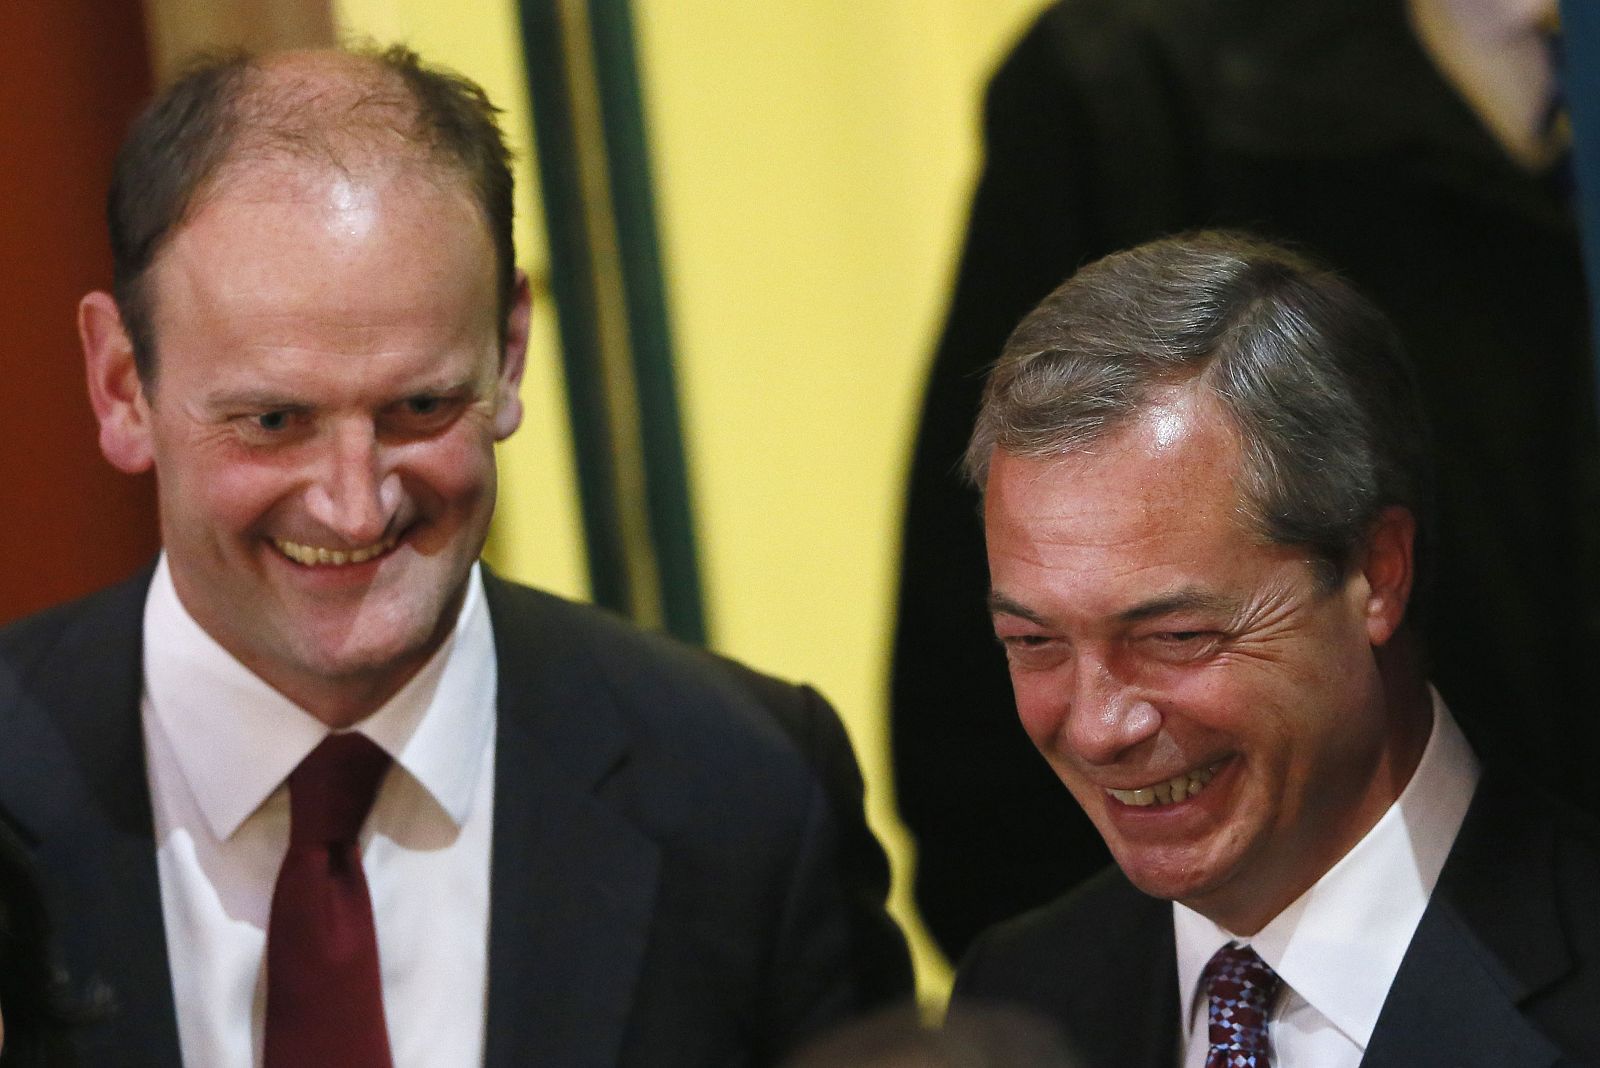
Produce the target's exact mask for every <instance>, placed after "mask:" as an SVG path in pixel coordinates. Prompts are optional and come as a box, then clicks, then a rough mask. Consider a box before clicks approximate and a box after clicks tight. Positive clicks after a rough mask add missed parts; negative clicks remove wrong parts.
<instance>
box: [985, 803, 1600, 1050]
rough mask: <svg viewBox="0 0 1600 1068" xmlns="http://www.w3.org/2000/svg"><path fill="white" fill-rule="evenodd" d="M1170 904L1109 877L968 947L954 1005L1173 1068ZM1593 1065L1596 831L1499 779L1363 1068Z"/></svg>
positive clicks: (1452, 867) (1599, 948)
mask: <svg viewBox="0 0 1600 1068" xmlns="http://www.w3.org/2000/svg"><path fill="white" fill-rule="evenodd" d="M1177 969H1178V965H1177V955H1176V948H1175V943H1174V938H1173V930H1172V906H1171V905H1170V904H1169V903H1167V902H1165V901H1159V900H1157V899H1155V898H1151V897H1147V896H1145V895H1144V894H1142V893H1140V892H1139V891H1138V890H1136V889H1134V887H1133V885H1132V884H1131V883H1129V882H1128V880H1127V879H1126V878H1124V877H1123V875H1122V873H1121V872H1120V871H1118V870H1117V869H1116V868H1111V869H1108V870H1107V871H1105V872H1102V873H1101V874H1100V875H1099V876H1097V877H1096V878H1095V879H1093V880H1091V881H1090V882H1088V883H1087V884H1085V885H1084V886H1083V888H1082V889H1081V890H1079V891H1078V892H1077V893H1074V894H1071V895H1068V896H1067V897H1065V898H1063V899H1061V900H1060V901H1058V902H1056V903H1054V904H1052V905H1048V906H1046V907H1045V908H1043V909H1039V910H1037V911H1035V912H1032V913H1029V914H1027V915H1024V916H1022V917H1019V918H1018V919H1016V920H1012V921H1010V922H1008V923H1006V924H1003V925H1001V926H999V927H996V928H993V929H992V930H990V931H989V932H988V933H986V934H985V935H983V936H982V937H981V938H979V939H978V941H977V942H976V943H974V945H973V948H972V951H971V953H970V954H969V955H968V957H967V959H966V961H965V962H964V963H963V964H962V966H961V971H960V974H959V976H958V977H957V979H956V992H955V1003H956V1005H957V1006H958V1007H959V1006H960V1005H963V1004H973V1003H982V1002H1005V1003H1013V1004H1017V1005H1021V1006H1024V1007H1026V1008H1028V1009H1031V1010H1032V1011H1034V1012H1037V1013H1039V1014H1041V1015H1043V1016H1045V1017H1046V1018H1048V1019H1051V1020H1054V1021H1055V1022H1057V1023H1058V1024H1059V1025H1060V1026H1061V1028H1062V1029H1063V1031H1064V1032H1065V1034H1066V1037H1067V1039H1068V1041H1069V1043H1070V1044H1071V1045H1072V1047H1073V1049H1074V1051H1075V1052H1076V1053H1077V1054H1078V1056H1079V1057H1080V1058H1081V1059H1082V1064H1083V1065H1084V1068H1113V1066H1114V1068H1173V1065H1174V1064H1175V1063H1176V1057H1177V1053H1176V1051H1177V1048H1178V1025H1179V1004H1180V1001H1179V996H1178V982H1177V975H1178V970H1177ZM1590 1063H1600V827H1597V825H1596V824H1595V823H1594V821H1593V820H1592V818H1591V817H1589V816H1587V815H1585V814H1580V813H1577V812H1576V811H1575V810H1572V809H1570V808H1568V807H1567V806H1565V805H1563V804H1562V803H1560V802H1557V801H1555V800H1553V799H1551V798H1547V797H1544V796H1542V795H1538V794H1535V793H1534V792H1532V791H1531V790H1528V789H1526V788H1523V787H1521V786H1519V785H1518V784H1516V783H1514V782H1511V781H1509V780H1507V779H1504V778H1498V777H1495V776H1494V775H1492V774H1490V775H1486V776H1485V778H1484V780H1483V782H1482V783H1481V784H1480V785H1479V788H1478V792H1477V794H1476V795H1475V796H1474V797H1473V801H1472V807H1471V808H1470V809H1469V810H1468V812H1467V817H1466V820H1465V822H1464V823H1463V824H1462V828H1461V833H1460V834H1459V835H1458V836H1457V838H1456V842H1455V845H1454V846H1453V847H1452V849H1451V852H1450V857H1449V860H1448V861H1447V862H1446V864H1445V867H1444V870H1443V872H1441V873H1440V876H1439V883H1438V885H1437V886H1436V887H1435V888H1434V892H1433V896H1432V897H1431V898H1429V900H1428V907H1427V909H1426V910H1425V911H1424V913H1423V916H1422V922H1421V923H1420V924H1419V925H1418V927H1417V931H1416V934H1415V935H1413V936H1412V939H1411V945H1410V946H1409V948H1408V949H1407V950H1406V954H1405V957H1404V959H1403V960H1402V961H1401V963H1400V970H1399V972H1398V973H1397V974H1396V975H1395V979H1394V983H1393V985H1392V986H1391V987H1390V988H1389V994H1388V997H1387V999H1386V1000H1385V1001H1384V1003H1383V1009H1382V1011H1381V1012H1380V1014H1379V1017H1378V1022H1377V1026H1376V1027H1375V1029H1374V1031H1373V1034H1372V1041H1371V1043H1370V1044H1369V1045H1368V1046H1367V1052H1366V1056H1365V1057H1364V1058H1363V1059H1362V1061H1361V1065H1362V1068H1433V1066H1437V1068H1549V1066H1552V1065H1575V1064H1590Z"/></svg>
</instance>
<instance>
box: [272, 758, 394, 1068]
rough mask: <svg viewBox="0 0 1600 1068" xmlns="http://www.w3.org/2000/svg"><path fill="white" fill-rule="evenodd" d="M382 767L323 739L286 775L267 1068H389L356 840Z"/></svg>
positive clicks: (384, 762)
mask: <svg viewBox="0 0 1600 1068" xmlns="http://www.w3.org/2000/svg"><path fill="white" fill-rule="evenodd" d="M388 769H389V754H387V753H385V752H384V751H383V750H382V749H380V748H379V747H378V746H377V745H376V744H375V743H374V742H373V741H371V740H370V739H369V738H367V737H366V736H365V735H361V734H356V733H353V732H352V733H349V734H330V735H329V736H328V737H327V738H324V739H323V741H322V744H321V745H319V746H317V747H316V748H315V749H313V750H312V751H311V755H310V756H308V757H306V758H305V759H304V760H302V761H301V762H300V766H299V767H297V768H295V769H294V771H292V772H290V773H289V812H290V816H289V852H288V854H287V855H285V857H284V858H283V867H282V868H280V869H279V870H278V884H277V887H276V889H274V890H273V893H272V916H271V919H270V920H269V921H268V923H267V1021H266V1046H265V1059H264V1065H265V1068H318V1066H322V1065H328V1066H332V1065H338V1066H339V1068H391V1066H392V1064H393V1062H392V1060H391V1059H390V1055H389V1032H388V1028H387V1026H386V1025H385V1023H384V1018H383V992H382V988H381V986H380V983H379V973H378V939H377V934H376V932H375V931H374V929H373V925H372V898H371V896H370V895H369V894H368V893H367V877H366V874H365V872H364V871H363V870H362V868H361V846H360V843H359V842H358V841H357V836H358V835H359V834H360V833H361V824H362V823H363V822H365V820H366V818H367V812H368V811H369V810H370V809H371V808H372V801H373V798H374V797H376V796H377V792H378V785H379V783H381V782H382V781H383V776H384V773H385V772H387V771H388Z"/></svg>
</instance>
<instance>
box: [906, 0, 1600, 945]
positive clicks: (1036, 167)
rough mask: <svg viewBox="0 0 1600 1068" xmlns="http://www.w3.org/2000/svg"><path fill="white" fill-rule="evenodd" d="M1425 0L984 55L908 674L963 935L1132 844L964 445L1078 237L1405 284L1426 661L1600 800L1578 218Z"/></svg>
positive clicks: (1074, 18)
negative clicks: (1455, 72)
mask: <svg viewBox="0 0 1600 1068" xmlns="http://www.w3.org/2000/svg"><path fill="white" fill-rule="evenodd" d="M1405 6H1406V5H1405V0H1228V2H1227V3H1217V2H1216V0H1063V2H1061V3H1057V4H1054V5H1052V6H1051V7H1050V8H1049V9H1047V10H1046V11H1045V12H1044V14H1043V15H1042V16H1041V18H1040V19H1039V21H1038V22H1037V23H1036V24H1035V25H1034V26H1033V27H1032V29H1031V30H1029V32H1028V33H1027V34H1026V35H1025V36H1024V38H1023V39H1022V41H1021V42H1020V43H1019V44H1018V45H1017V46H1016V48H1015V49H1014V50H1013V51H1012V52H1011V54H1010V55H1009V56H1008V57H1007V59H1006V61H1005V63H1004V65H1003V66H1002V67H1001V69H1000V71H999V73H997V74H996V75H995V77H994V80H993V82H992V83H991V84H990V87H989V92H988V97H987V101H986V106H985V112H984V116H985V118H984V131H985V134H984V136H985V148H986V161H985V165H984V171H983V176H982V179H981V181H980V182H979V185H978V189H977V194H976V196H975V198H974V200H973V205H972V213H971V218H970V222H969V229H968V232H967V240H966V247H965V250H964V252H963V254H962V259H961V267H960V273H959V276H958V278H957V280H956V286H955V293H954V296H953V299H952V302H951V305H950V312H949V317H948V319H947V321H946V325H945V330H944V335H943V338H942V340H941V341H940V344H939V349H938V352H937V355H936V356H935V359H934V363H933V367H932V370H931V373H930V377H929V380H928V386H927V392H926V395H925V399H924V403H923V409H922V415H921V424H920V428H919V431H918V439H917V445H916V452H915V454H914V457H913V461H912V470H911V476H910V480H909V483H908V499H907V507H906V519H905V549H904V556H903V562H902V568H901V576H900V604H899V612H898V622H897V632H896V638H895V666H894V675H893V685H892V699H893V708H894V719H893V732H894V752H895V780H896V790H897V794H898V796H899V799H900V805H901V812H902V815H903V816H904V817H905V820H906V823H907V825H908V826H909V827H910V828H911V829H912V831H913V832H914V833H915V835H916V837H917V840H918V872H917V899H918V903H919V904H920V905H921V907H922V910H923V915H924V916H925V918H926V919H927V921H928V925H929V928H930V929H931V930H932V931H933V932H934V934H935V935H936V936H937V937H938V938H939V940H940V942H941V944H943V945H944V946H945V947H946V948H947V949H948V950H949V951H950V952H951V954H952V955H953V956H959V955H960V953H961V951H962V950H963V949H964V948H965V946H966V944H967V942H968V941H969V940H970V938H971V937H972V936H973V935H974V934H976V933H977V932H978V931H979V930H981V929H983V928H984V927H986V926H988V925H989V924H990V923H993V922H995V921H997V920H1000V919H1003V918H1005V917H1007V916H1013V915H1016V914H1017V913H1019V912H1021V911H1023V910H1024V909H1026V908H1031V907H1034V906H1036V905H1039V904H1042V903H1043V902H1045V901H1047V900H1049V899H1050V898H1051V897H1053V896H1054V895H1056V894H1058V893H1060V892H1061V890H1062V889H1063V888H1065V887H1067V886H1069V885H1072V884H1073V883H1074V882H1076V881H1078V880H1081V879H1083V878H1086V877H1088V876H1089V875H1090V874H1092V873H1093V872H1095V871H1096V870H1098V869H1099V868H1100V867H1101V866H1102V865H1103V864H1104V863H1105V861H1106V860H1107V859H1108V858H1107V856H1106V854H1105V852H1104V850H1103V848H1102V847H1101V845H1100V843H1099V838H1098V836H1097V835H1096V834H1095V833H1094V830H1093V828H1092V827H1091V826H1090V825H1089V823H1088V821H1087V820H1086V819H1084V818H1083V816H1082V815H1081V813H1080V812H1079V811H1078V809H1077V806H1076V805H1075V804H1073V802H1072V799H1071V797H1070V796H1068V794H1067V792H1066V791H1065V790H1062V789H1061V787H1060V784H1059V783H1058V782H1056V781H1055V777H1054V776H1053V775H1052V774H1051V773H1050V771H1049V770H1048V768H1046V766H1045V765H1044V762H1043V761H1041V760H1040V759H1039V758H1038V756H1037V754H1035V752H1034V751H1033V747H1032V746H1031V745H1030V744H1029V743H1028V740H1027V738H1026V736H1025V735H1024V734H1023V732H1022V730H1021V728H1020V727H1019V726H1018V725H1017V723H1016V715H1015V712H1014V709H1013V705H1012V701H1011V691H1010V685H1009V682H1008V680H1007V678H1006V671H1005V664H1004V659H1003V657H1002V656H1001V655H1000V652H999V650H998V649H997V648H996V647H995V645H994V641H993V636H992V632H991V630H990V626H989V619H988V614H987V611H986V608H985V595H986V594H987V569H986V566H985V557H984V546H983V534H982V531H981V529H980V526H979V524H978V521H977V518H976V513H977V504H978V498H977V495H976V493H975V492H973V491H972V490H970V489H969V488H968V487H966V486H965V485H963V484H962V482H961V480H960V478H959V474H958V471H957V467H958V462H959V459H960V457H961V454H962V452H963V450H964V449H965V447H966V442H967V438H968V435H969V434H970V433H971V431H972V423H973V417H974V415H975V413H976V411H977V406H978V399H979V394H980V390H981V388H982V381H983V371H984V369H985V368H986V367H987V366H988V365H989V364H990V363H991V362H993V361H994V359H995V358H996V357H997V356H999V354H1000V350H1001V347H1002V345H1003V343H1004V341H1005V338H1006V336H1007V334H1009V332H1010V331H1011V329H1012V327H1013V326H1015V325H1016V323H1017V321H1018V320H1019V319H1020V318H1021V317H1022V316H1023V314H1024V313H1026V312H1027V311H1028V309H1029V308H1031V307H1033V305H1034V304H1036V303H1037V302H1038V301H1039V300H1040V299H1041V298H1043V297H1044V296H1045V295H1046V294H1047V293H1048V292H1049V291H1050V290H1052V289H1053V288H1055V286H1056V285H1058V284H1059V283H1060V282H1061V281H1062V280H1064V279H1065V278H1066V277H1067V276H1068V275H1070V274H1071V273H1072V272H1073V271H1074V270H1076V269H1077V268H1078V267H1079V266H1081V265H1082V264H1084V263H1086V262H1088V261H1090V260H1093V259H1098V258H1099V257H1101V256H1103V255H1105V254H1107V253H1110V252H1113V251H1115V250H1117V249H1120V248H1126V247H1128V246H1130V245H1134V244H1138V243H1140V242H1143V241H1147V240H1150V239H1152V238H1155V237H1159V236H1162V235H1164V234H1169V233H1174V232H1178V231H1182V230H1188V229H1194V228H1197V227H1203V226H1213V227H1214V226H1227V227H1238V228H1242V229H1247V230H1253V231H1256V232H1258V233H1260V234H1262V236H1265V237H1268V238H1276V239H1280V240H1287V241H1289V242H1291V243H1293V244H1295V245H1298V246H1299V247H1301V248H1303V249H1306V250H1307V251H1310V252H1312V253H1313V254H1315V255H1317V256H1318V257H1320V258H1322V259H1324V260H1326V261H1328V262H1329V263H1330V264H1331V265H1332V266H1333V267H1335V268H1336V269H1338V270H1339V271H1341V272H1342V273H1344V274H1345V275H1346V276H1347V277H1349V278H1350V279H1351V280H1352V281H1354V282H1355V283H1356V284H1357V285H1359V286H1360V287H1361V288H1362V289H1364V290H1365V291H1366V292H1367V294H1368V295H1369V296H1371V297H1372V298H1373V299H1374V300H1375V301H1376V303H1377V304H1378V306H1379V307H1381V308H1383V309H1384V310H1385V311H1386V312H1387V313H1388V314H1389V315H1390V317H1391V318H1392V319H1393V321H1394V322H1395V324H1396V326H1397V328H1398V329H1399V332H1400V334H1401V337H1402V339H1403V340H1404V342H1405V345H1406V348H1407V350H1408V351H1409V353H1410V355H1411V357H1412V360H1413V362H1414V363H1415V364H1416V365H1417V368H1418V372H1419V380H1420V383H1421V386H1422V393H1423V399H1424V403H1425V405H1426V407H1427V408H1428V412H1429V416H1430V419H1431V422H1432V424H1433V430H1434V436H1435V439H1436V444H1437V449H1436V452H1437V454H1438V457H1439V460H1438V482H1439V503H1440V522H1439V537H1438V539H1437V544H1435V545H1429V546H1428V550H1429V559H1430V562H1431V563H1432V564H1433V574H1434V576H1435V581H1434V583H1433V586H1432V590H1431V591H1430V592H1431V594H1432V607H1431V612H1429V613H1428V614H1429V616H1430V619H1429V630H1430V637H1431V642H1430V644H1431V646H1432V648H1433V650H1434V663H1433V665H1432V666H1431V667H1430V669H1429V676H1430V677H1431V678H1432V679H1433V680H1434V682H1435V683H1436V684H1437V685H1438V687H1439V690H1440V692H1441V693H1443V694H1444V697H1445V699H1446V700H1447V701H1449V702H1450V707H1451V709H1452V711H1454V712H1455V714H1456V716H1457V718H1458V720H1459V721H1460V722H1461V725H1462V728H1463V730H1465V731H1466V733H1467V735H1468V737H1469V738H1470V739H1472V741H1473V744H1474V746H1475V747H1476V748H1477V749H1478V751H1479V752H1485V753H1496V754H1514V755H1515V757H1516V758H1517V759H1521V760H1526V761H1529V762H1530V764H1529V766H1533V767H1539V768H1541V769H1546V770H1548V771H1549V777H1548V781H1550V782H1551V783H1555V784H1560V786H1561V787H1562V788H1563V789H1565V790H1566V793H1567V795H1568V799H1569V800H1571V801H1573V802H1574V803H1576V804H1579V805H1580V806H1582V807H1586V808H1589V809H1591V810H1592V811H1596V812H1600V795H1597V794H1595V793H1594V791H1592V790H1589V789H1588V788H1587V782H1588V779H1589V774H1588V770H1587V769H1588V768H1589V767H1590V766H1591V765H1592V763H1593V761H1594V759H1595V758H1596V756H1600V719H1596V717H1595V716H1594V715H1593V709H1594V708H1596V707H1597V705H1600V692H1597V687H1596V680H1597V678H1600V676H1597V675H1596V673H1595V672H1593V671H1592V670H1590V669H1589V667H1588V664H1589V663H1590V660H1591V654H1590V653H1589V652H1588V651H1587V650H1589V649H1591V648H1592V647H1593V646H1594V645H1595V644H1596V643H1597V642H1600V581H1597V571H1600V569H1597V566H1596V564H1597V561H1600V493H1597V489H1600V430H1597V428H1596V424H1595V406H1594V396H1595V390H1594V388H1593V376H1592V371H1591V366H1590V362H1589V359H1590V357H1589V345H1588V337H1587V321H1586V317H1585V311H1584V305H1585V296H1584V282H1583V272H1582V267H1581V263H1580V258H1579V253H1578V241H1577V231H1576V228H1575V225H1574V223H1573V221H1572V217H1571V213H1570V211H1569V210H1568V208H1567V206H1566V204H1565V202H1564V201H1563V199H1562V198H1561V196H1560V195H1559V193H1558V192H1557V189H1556V187H1555V186H1554V185H1553V184H1552V183H1551V182H1550V181H1549V180H1548V178H1547V176H1541V175H1534V174H1529V173H1526V172H1524V171H1522V170H1520V169H1519V168H1518V167H1517V166H1516V165H1514V164H1513V163H1512V162H1510V160H1508V159H1507V158H1506V156H1505V155H1504V153H1503V152H1502V151H1501V150H1500V148H1499V147H1498V145H1497V144H1496V143H1495V142H1494V141H1493V139H1492V138H1491V137H1490V135H1489V134H1488V133H1487V132H1486V130H1485V129H1484V127H1483V125H1482V124H1481V123H1480V122H1479V121H1478V119H1477V118H1476V116H1475V115H1474V113H1473V112H1472V111H1471V110H1470V109H1469V108H1468V106H1467V105H1466V104H1465V103H1464V102H1463V101H1462V100H1461V98H1460V96H1459V95H1458V94H1457V93H1456V92H1455V91H1454V90H1453V89H1452V88H1451V87H1450V86H1449V85H1448V84H1447V83H1446V82H1445V81H1444V80H1443V79H1442V78H1441V76H1440V75H1439V73H1438V72H1437V71H1436V70H1435V68H1434V66H1433V64H1432V62H1431V61H1430V59H1429V58H1428V56H1427V55H1426V54H1425V53H1424V52H1423V50H1422V47H1421V45H1419V44H1418V42H1417V41H1416V39H1415V37H1414V35H1413V34H1412V32H1411V30H1410V28H1409V26H1408V25H1407V20H1406V11H1405ZM1421 610H1423V611H1427V609H1425V608H1423V609H1421ZM1508 708H1515V709H1519V710H1521V711H1519V713H1518V715H1517V716H1515V717H1510V716H1506V715H1504V710H1505V709H1508ZM973 872H985V873H988V875H989V876H990V877H989V878H985V879H974V878H973V877H972V873H973Z"/></svg>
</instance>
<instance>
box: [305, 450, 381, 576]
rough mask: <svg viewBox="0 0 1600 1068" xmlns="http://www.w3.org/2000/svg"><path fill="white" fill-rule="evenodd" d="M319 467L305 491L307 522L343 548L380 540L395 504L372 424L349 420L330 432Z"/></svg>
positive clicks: (357, 546) (369, 543)
mask: <svg viewBox="0 0 1600 1068" xmlns="http://www.w3.org/2000/svg"><path fill="white" fill-rule="evenodd" d="M319 467H320V470H319V471H318V473H317V476H316V477H315V478H313V480H312V482H311V485H310V486H309V487H308V488H307V491H306V506H307V509H308V510H309V511H310V513H311V518H312V519H314V520H316V521H317V522H318V523H320V524H321V525H322V526H324V527H326V528H327V529H328V531H329V532H330V533H332V534H334V535H336V536H337V537H339V538H340V539H342V541H343V542H344V545H345V546H346V547H348V548H361V547H362V546H366V545H372V544H374V543H375V542H377V541H378V540H379V539H381V538H382V537H383V535H384V532H385V531H386V530H387V529H388V527H389V521H390V520H391V519H392V518H393V517H394V512H395V508H396V506H397V504H398V502H399V498H400V492H399V475H397V474H395V473H394V472H393V471H390V470H388V469H387V462H386V454H385V449H384V447H383V445H382V444H381V443H380V442H379V441H378V436H377V433H376V430H375V429H374V427H373V426H372V424H371V423H370V422H362V421H356V420H352V421H350V422H348V423H343V424H340V425H338V426H336V427H334V428H333V430H332V433H331V435H330V439H329V441H328V442H327V444H326V451H325V453H324V455H323V457H322V458H321V462H320V464H319ZM330 548H331V546H330Z"/></svg>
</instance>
